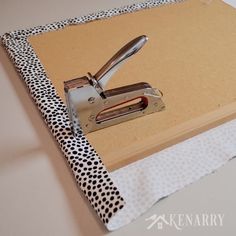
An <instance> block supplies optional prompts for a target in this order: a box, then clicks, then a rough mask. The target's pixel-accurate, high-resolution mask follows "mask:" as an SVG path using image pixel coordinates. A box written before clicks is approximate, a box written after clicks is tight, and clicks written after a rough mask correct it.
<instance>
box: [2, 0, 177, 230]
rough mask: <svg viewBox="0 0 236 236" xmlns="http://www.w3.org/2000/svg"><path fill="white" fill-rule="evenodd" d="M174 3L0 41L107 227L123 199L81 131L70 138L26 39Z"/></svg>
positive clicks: (48, 27)
mask: <svg viewBox="0 0 236 236" xmlns="http://www.w3.org/2000/svg"><path fill="white" fill-rule="evenodd" d="M177 1H178V0H177ZM177 1H176V0H157V1H146V2H143V3H137V4H133V5H130V6H126V7H122V8H115V9H111V10H106V11H100V12H98V13H94V14H89V15H87V16H82V17H78V18H73V19H67V20H64V21H60V22H56V23H52V24H48V25H44V26H39V27H34V28H31V29H26V30H18V31H13V32H9V33H6V34H4V35H3V36H2V37H1V41H2V43H3V45H4V47H5V48H6V50H7V52H8V54H9V56H10V58H11V59H12V61H13V63H14V64H15V67H16V69H17V71H18V72H19V74H20V75H21V77H22V79H23V80H24V81H25V83H26V86H27V88H28V90H29V93H30V95H31V96H32V98H33V100H34V102H35V103H36V105H37V107H38V109H39V110H40V111H41V114H42V116H43V118H44V120H45V122H46V124H47V125H48V127H49V128H50V130H51V132H52V134H53V136H54V137H55V139H56V140H57V142H58V144H59V146H60V148H61V150H62V151H63V153H64V155H65V158H66V159H67V161H68V164H69V166H70V168H71V170H72V172H73V174H74V176H75V179H76V181H77V183H78V185H79V187H80V188H81V190H82V191H83V192H84V194H85V196H86V197H87V198H88V200H89V202H90V204H91V205H92V207H93V208H94V209H95V211H96V212H97V214H98V216H99V217H100V218H101V220H102V221H103V222H104V224H105V225H106V226H107V227H108V224H109V222H110V220H111V219H112V217H113V216H114V215H115V214H116V213H117V212H118V211H119V210H120V209H122V208H123V207H124V205H125V202H124V199H123V198H122V196H121V194H120V192H119V190H118V189H117V187H116V186H115V184H114V182H113V180H112V179H111V176H110V174H109V173H108V172H107V170H106V168H105V166H104V165H103V163H102V161H101V159H100V157H99V156H98V155H97V153H96V151H95V150H94V149H93V147H92V146H91V145H90V144H89V143H88V141H87V140H86V138H85V136H84V135H83V133H82V131H81V130H79V132H78V135H77V136H76V137H75V136H73V135H72V132H71V127H70V122H69V118H68V113H67V109H66V107H65V105H64V103H63V102H62V100H61V99H60V97H59V96H58V94H57V92H56V90H55V88H54V86H53V85H52V83H51V81H50V79H49V78H48V77H47V75H46V73H45V70H44V68H43V66H42V65H41V63H40V61H39V59H38V57H37V55H36V54H35V52H34V51H33V48H32V47H31V45H30V44H29V42H28V41H27V37H29V36H31V35H37V34H41V33H44V32H49V31H53V30H58V29H62V28H64V27H65V26H67V25H72V24H82V23H86V22H89V21H93V20H98V19H103V18H108V17H111V16H115V15H120V14H124V13H129V12H134V11H137V10H141V9H145V8H151V7H156V6H159V5H161V4H166V3H172V2H177ZM108 228H110V227H108Z"/></svg>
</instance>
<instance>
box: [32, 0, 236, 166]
mask: <svg viewBox="0 0 236 236" xmlns="http://www.w3.org/2000/svg"><path fill="white" fill-rule="evenodd" d="M142 34H146V35H147V36H148V37H149V41H148V43H147V44H146V45H145V46H144V48H143V49H142V50H141V51H140V52H139V53H138V54H136V55H135V56H134V57H133V58H131V60H129V61H128V62H127V63H126V64H125V65H123V67H122V68H121V69H120V70H119V71H118V72H117V73H116V74H115V75H114V77H113V78H112V79H111V81H110V82H109V84H108V88H114V87H118V86H122V85H127V84H132V83H137V82H143V81H145V82H148V83H150V84H151V85H152V86H153V87H156V88H159V89H160V90H161V91H162V92H163V94H164V97H163V100H164V102H165V104H166V110H165V111H163V112H159V113H155V114H152V115H149V116H145V117H142V118H138V119H135V120H132V121H128V122H125V123H121V124H119V125H115V126H112V127H109V128H106V129H103V130H99V131H96V132H93V133H90V134H88V135H86V137H87V138H88V140H89V141H90V143H91V144H92V146H93V147H94V148H95V149H96V151H97V152H98V153H99V154H100V156H101V158H102V160H103V162H104V163H105V165H106V166H107V168H108V169H110V170H111V169H116V168H118V167H121V166H124V165H126V164H128V163H131V162H133V161H135V160H138V159H141V158H144V157H146V156H148V155H150V154H152V153H154V152H157V151H159V150H161V149H163V148H165V147H168V146H170V145H172V144H176V143H178V142H180V141H181V140H184V139H186V138H189V137H191V136H193V135H196V134H198V133H199V132H202V131H204V130H207V129H210V128H212V127H214V126H217V125H219V124H221V123H223V122H225V121H227V120H230V119H233V118H235V117H236V11H235V9H233V8H232V7H230V6H228V5H226V4H224V3H223V2H222V1H220V0H214V1H212V2H211V3H210V4H206V3H203V2H202V1H199V0H189V1H185V2H182V3H179V4H171V5H166V6H162V7H158V8H152V9H147V10H142V11H138V12H135V13H129V14H124V15H120V16H115V17H112V18H109V19H104V20H99V21H93V22H90V23H87V24H82V25H73V26H68V27H66V28H64V29H62V30H58V31H53V32H48V33H43V34H40V35H36V36H31V37H30V38H29V42H30V43H31V45H32V46H33V48H34V50H35V52H36V54H37V55H38V57H39V59H40V61H41V62H42V64H43V66H44V68H45V70H46V72H47V75H48V77H49V78H50V79H51V80H52V83H53V84H54V86H55V87H56V89H57V91H58V94H59V95H60V96H61V98H62V99H63V100H65V98H64V91H63V81H65V80H69V79H73V78H76V77H82V76H84V75H86V74H87V72H91V73H92V74H95V73H96V72H97V71H98V69H100V68H101V66H102V65H103V64H104V63H105V62H106V61H107V60H108V59H109V58H110V57H111V56H112V55H113V54H114V53H115V52H116V51H117V50H118V49H119V48H120V47H121V46H123V45H124V44H125V43H127V42H128V41H129V40H131V39H133V38H134V37H136V36H139V35H142Z"/></svg>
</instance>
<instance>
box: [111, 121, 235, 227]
mask: <svg viewBox="0 0 236 236" xmlns="http://www.w3.org/2000/svg"><path fill="white" fill-rule="evenodd" d="M234 156H236V120H233V121H230V122H227V123H225V124H223V125H221V126H218V127H216V128H214V129H211V130H209V131H207V132H204V133H201V134H199V135H197V136H195V137H193V138H191V139H188V140H185V141H184V142H182V143H179V144H176V145H174V146H171V147H169V148H167V149H165V150H163V151H161V152H159V153H156V154H153V155H152V156H150V157H148V158H145V159H142V160H139V161H137V162H134V163H132V164H130V165H128V166H125V167H123V168H121V169H118V170H116V171H113V172H112V173H111V176H112V178H113V180H114V182H115V184H116V185H117V186H118V188H119V190H120V192H121V194H122V196H123V197H124V199H125V202H126V205H125V207H124V209H123V210H121V211H119V212H118V213H117V215H115V216H114V217H113V218H112V219H111V220H110V222H109V224H108V225H107V227H108V229H109V230H115V229H117V228H119V227H121V226H123V225H125V224H128V223H129V222H131V221H132V220H134V219H135V218H137V217H138V216H139V215H141V214H142V213H144V212H145V211H146V210H148V209H149V208H150V207H151V206H152V205H153V204H154V203H156V202H157V201H158V200H160V199H161V198H163V197H166V196H168V195H170V194H171V193H174V192H175V191H177V190H179V189H182V188H183V187H185V186H186V185H188V184H191V183H193V182H195V181H196V180H198V179H199V178H201V177H203V176H205V175H207V174H209V173H212V172H213V171H215V170H216V169H217V168H219V167H221V166H222V165H224V164H225V163H226V162H227V161H228V160H230V159H232V158H233V157H234Z"/></svg>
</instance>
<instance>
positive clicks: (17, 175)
mask: <svg viewBox="0 0 236 236" xmlns="http://www.w3.org/2000/svg"><path fill="white" fill-rule="evenodd" d="M133 2H138V1H137V0H136V1H135V0H123V1H122V0H116V1H114V0H113V1H112V0H100V1H92V0H86V1H85V0H67V1H66V0H57V1H56V0H47V1H46V0H41V1H30V0H21V1H17V0H15V1H14V0H0V34H3V33H5V32H7V31H11V30H16V29H24V28H28V27H32V26H36V25H42V24H46V23H51V22H54V21H59V20H62V19H65V18H68V17H69V18H71V17H74V16H80V15H84V14H87V13H90V12H94V11H97V10H100V9H108V8H113V7H119V6H123V5H127V4H130V3H133ZM120 33H121V34H122V31H121V32H120ZM0 62H1V63H0V108H1V113H0V121H1V122H0V235H1V236H12V235H17V236H21V235H22V236H28V235H34V236H38V235H50V236H53V235H56V236H61V235H66V236H74V235H83V236H90V235H91V236H93V235H96V236H99V235H112V236H115V235H133V234H135V235H190V234H191V235H199V234H201V235H223V234H224V235H235V234H236V224H235V216H236V202H235V197H236V187H235V183H234V182H235V179H236V160H232V161H231V162H229V163H227V164H226V165H225V166H224V167H222V168H220V169H219V170H218V171H217V172H216V173H214V174H211V175H208V176H206V177H204V178H203V179H201V180H199V181H198V182H196V183H194V184H192V185H190V186H188V187H187V188H185V189H183V190H181V191H179V192H177V193H175V194H173V195H171V196H170V197H168V198H166V199H164V200H162V201H160V202H159V203H158V204H156V205H155V206H153V207H152V209H150V210H149V211H148V212H146V213H145V214H144V215H143V216H141V217H139V218H138V219H137V220H136V221H135V222H133V223H131V224H129V225H128V226H125V227H123V228H121V229H120V230H117V231H115V232H108V231H107V230H106V229H105V227H104V226H103V224H102V223H101V222H100V220H99V219H98V217H97V216H96V214H95V213H94V212H93V209H92V208H91V207H90V205H89V204H88V203H87V200H86V199H85V198H84V197H83V194H82V193H81V191H80V190H79V189H78V188H77V186H76V184H75V181H74V179H73V177H72V175H71V173H70V171H69V169H68V167H67V165H66V162H65V160H64V158H63V156H62V154H61V152H60V150H59V148H58V147H57V144H56V143H55V141H54V139H53V137H52V136H51V134H50V132H49V130H48V129H47V126H46V125H45V124H44V122H43V120H42V119H41V117H40V115H39V112H38V110H37V108H36V107H35V105H34V103H33V102H32V101H31V99H30V97H29V95H28V93H27V90H26V89H25V86H24V84H23V82H22V81H21V80H20V79H19V77H18V75H17V73H16V71H15V70H14V67H13V65H12V63H11V62H10V60H9V59H8V57H7V55H6V53H5V51H4V50H3V49H2V48H0ZM170 213H172V214H174V213H176V214H178V213H189V214H191V213H192V214H197V213H198V214H201V213H223V214H224V215H225V217H224V225H223V227H211V228H209V227H201V228H196V227H195V228H194V227H188V228H185V229H183V230H182V231H177V230H176V229H174V228H165V229H163V230H158V229H157V227H153V228H152V229H150V230H147V225H148V224H147V222H146V221H145V218H147V217H150V216H151V215H153V214H157V215H161V214H170Z"/></svg>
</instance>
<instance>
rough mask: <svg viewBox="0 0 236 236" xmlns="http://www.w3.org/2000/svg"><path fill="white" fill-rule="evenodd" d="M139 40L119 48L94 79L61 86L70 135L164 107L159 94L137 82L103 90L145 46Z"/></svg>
mask: <svg viewBox="0 0 236 236" xmlns="http://www.w3.org/2000/svg"><path fill="white" fill-rule="evenodd" d="M146 41H147V37H146V36H139V37H137V38H135V39H134V40H132V41H130V42H129V43H128V44H126V45H125V46H124V47H123V48H121V49H120V50H119V51H118V52H117V53H116V54H115V55H114V56H113V57H112V58H111V59H110V60H109V61H108V62H107V63H106V64H105V65H104V66H103V67H102V68H101V69H100V70H99V71H98V72H97V73H96V74H95V75H94V76H92V75H91V74H90V73H88V76H84V77H81V78H76V79H72V80H69V81H65V82H64V90H65V95H66V101H67V106H68V112H69V117H70V120H71V123H72V127H73V132H74V133H75V134H76V133H77V132H78V131H79V130H80V129H79V128H82V130H83V133H84V134H87V133H89V132H92V131H95V130H98V129H102V128H105V127H108V126H111V125H115V124H118V123H121V122H124V121H127V120H131V119H134V118H137V117H140V116H144V115H147V114H151V113H153V112H157V111H161V110H163V109H164V108H165V105H164V103H163V101H162V99H161V97H162V93H161V92H160V91H159V90H158V89H154V88H152V87H151V86H150V85H149V84H148V83H145V82H141V83H136V84H132V85H127V86H123V87H119V88H114V89H109V90H105V86H106V84H107V82H108V81H109V80H110V79H111V77H112V75H113V74H114V73H115V72H116V71H117V70H118V69H119V67H120V66H121V64H123V63H124V62H125V61H126V60H127V59H128V58H129V57H130V56H132V55H134V54H135V53H136V52H138V51H139V50H140V49H141V48H142V46H143V45H144V44H145V43H146Z"/></svg>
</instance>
